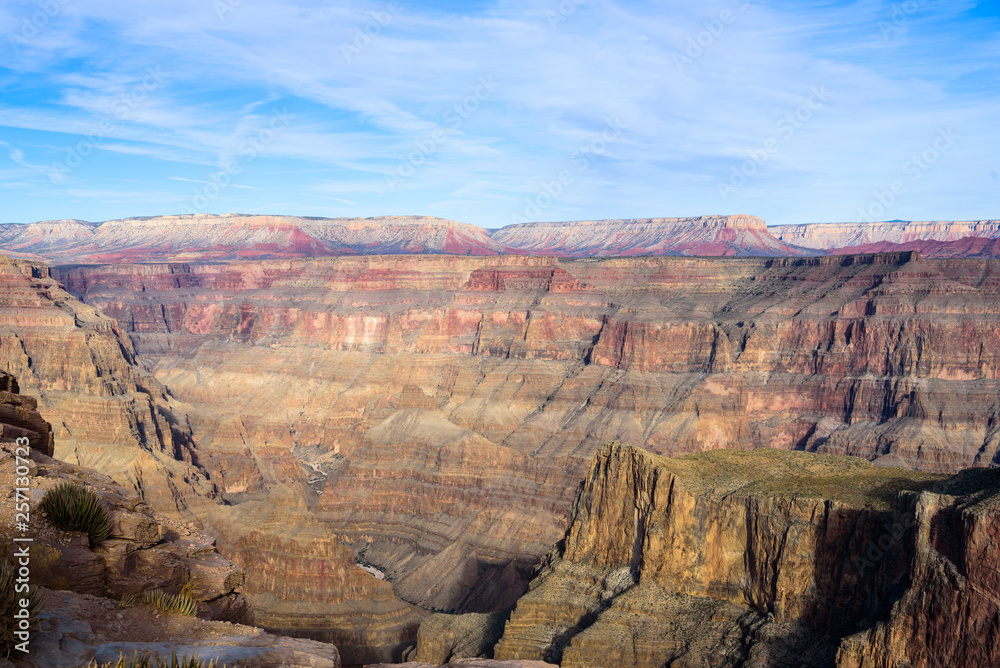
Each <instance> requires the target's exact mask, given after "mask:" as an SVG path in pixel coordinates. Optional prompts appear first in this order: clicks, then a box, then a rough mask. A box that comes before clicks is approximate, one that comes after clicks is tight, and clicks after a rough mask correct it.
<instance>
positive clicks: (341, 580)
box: [0, 258, 421, 663]
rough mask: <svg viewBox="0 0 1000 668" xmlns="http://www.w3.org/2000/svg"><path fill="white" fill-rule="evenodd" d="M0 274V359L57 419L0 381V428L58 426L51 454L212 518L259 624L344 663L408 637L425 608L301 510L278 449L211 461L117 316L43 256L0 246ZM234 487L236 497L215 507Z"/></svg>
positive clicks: (303, 484)
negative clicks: (74, 287) (335, 649)
mask: <svg viewBox="0 0 1000 668" xmlns="http://www.w3.org/2000/svg"><path fill="white" fill-rule="evenodd" d="M0 284H2V286H3V290H2V291H0V371H3V372H7V373H10V374H13V375H15V376H17V377H18V383H17V384H18V385H19V388H18V389H20V390H21V391H23V392H25V393H30V394H33V395H35V396H36V397H38V399H37V411H38V416H39V417H40V418H41V422H43V423H44V422H48V423H51V424H52V425H53V428H52V430H51V435H49V433H48V432H45V431H44V428H45V427H46V426H47V425H43V424H36V422H38V420H37V419H36V418H33V417H32V416H31V415H30V409H31V404H32V403H33V402H34V400H33V399H31V398H28V397H21V396H19V395H16V394H15V395H10V394H8V393H5V392H0V420H3V421H4V422H5V423H6V426H4V431H3V433H4V436H5V437H7V436H10V435H15V436H16V435H20V433H21V430H23V431H26V432H30V433H28V435H29V438H33V439H34V441H33V444H34V443H35V442H37V444H38V445H37V447H39V449H41V450H43V451H46V448H48V447H50V446H48V445H47V444H48V443H50V442H51V441H50V439H53V437H54V444H55V446H54V455H55V456H56V457H57V458H60V459H63V460H66V461H68V462H70V463H72V464H76V465H80V466H87V467H91V468H94V469H96V470H98V471H100V472H101V473H103V474H106V475H108V476H111V478H113V479H114V480H115V481H116V482H117V483H118V484H119V485H122V486H124V487H128V488H131V489H134V490H136V491H137V492H138V493H139V494H140V496H141V498H142V499H143V500H144V501H145V502H147V503H149V505H150V506H152V507H153V508H154V509H156V510H157V511H158V512H161V513H164V514H167V515H169V516H171V517H178V518H183V519H186V520H189V521H194V522H196V523H198V524H199V525H201V526H202V527H204V528H206V529H208V530H209V531H210V533H212V534H213V535H214V536H216V537H218V544H219V549H220V551H221V552H222V553H223V554H224V555H225V556H226V557H229V558H231V559H233V560H234V561H236V562H237V563H238V564H239V565H240V566H241V567H242V568H243V569H244V570H245V571H246V572H247V573H248V582H249V583H250V584H248V586H247V588H246V594H247V595H248V596H249V597H250V599H251V600H252V601H253V603H254V606H255V608H256V609H257V613H258V614H257V621H258V623H260V624H262V625H264V626H265V627H268V628H273V629H275V630H281V631H284V632H287V633H298V634H301V635H309V636H312V637H315V638H318V639H325V640H329V641H336V642H340V643H342V646H343V655H344V657H345V661H346V662H347V663H360V662H362V661H368V660H388V659H391V658H393V657H394V656H395V655H398V654H399V652H400V651H401V650H400V649H399V648H400V647H401V646H402V645H405V644H406V643H408V642H409V641H411V640H412V639H414V638H415V635H416V627H417V624H418V622H419V619H420V617H421V613H420V612H419V611H418V610H415V609H414V608H413V607H412V606H410V605H408V604H406V603H404V602H403V601H400V600H399V599H397V598H396V597H395V596H394V595H393V593H392V589H391V587H390V585H389V584H388V583H386V582H382V581H379V580H376V579H375V578H373V577H372V576H371V575H369V574H367V573H365V572H364V571H362V570H361V569H360V568H359V567H357V566H355V565H354V557H353V555H352V554H351V552H350V551H349V550H348V549H346V548H344V547H343V546H340V545H339V544H338V543H337V540H336V538H335V537H334V536H333V535H332V534H331V533H330V532H329V530H328V529H326V528H325V527H323V526H322V525H320V524H319V523H318V522H317V521H316V520H315V519H314V518H313V517H312V516H311V514H310V513H309V511H308V508H307V507H306V500H305V497H306V493H305V490H307V489H308V484H307V477H306V474H305V472H304V471H303V470H302V467H301V466H300V465H299V464H298V463H297V462H296V461H294V459H293V458H291V457H289V456H288V453H287V451H283V450H281V449H278V448H271V449H268V448H266V447H264V448H261V449H259V450H257V451H256V452H255V457H256V459H255V458H253V457H251V458H249V459H246V458H243V457H242V455H244V454H245V453H246V452H247V448H246V446H245V445H244V446H243V449H236V446H235V445H234V446H232V447H233V448H234V450H236V453H237V454H236V456H233V457H232V458H231V459H228V460H227V461H228V463H229V464H230V465H231V468H230V469H228V470H223V469H221V468H219V467H218V462H219V461H220V458H219V456H218V455H216V454H215V453H214V452H213V451H212V450H211V448H210V446H211V445H212V441H211V439H207V438H206V439H205V441H206V443H205V446H204V447H203V446H202V444H201V443H198V442H197V440H196V437H195V436H194V434H193V432H192V428H191V426H190V425H191V424H192V422H194V423H195V424H199V423H197V415H194V414H193V412H192V407H190V406H188V405H186V404H184V403H183V402H182V401H178V400H177V399H176V398H174V397H173V396H171V395H170V393H168V391H167V390H166V388H165V387H164V386H163V385H162V384H161V383H160V382H159V381H158V380H157V379H156V378H155V377H154V376H153V374H151V373H150V372H149V371H147V370H146V369H145V368H143V367H142V366H141V365H140V362H139V361H138V359H137V356H136V352H135V349H134V347H133V346H132V343H131V341H130V340H129V339H128V338H127V337H126V336H124V335H122V330H121V328H120V325H119V323H118V322H117V321H115V320H113V319H111V318H109V317H107V316H105V315H103V314H101V313H99V312H98V311H97V310H96V309H94V308H93V307H91V306H87V305H85V304H82V303H80V302H79V301H77V300H76V299H75V298H74V297H72V296H71V295H70V294H68V293H67V292H66V291H64V290H63V289H62V288H61V287H60V285H59V284H58V283H57V282H56V281H55V280H54V279H52V278H51V277H50V275H49V269H48V268H47V267H45V266H44V265H39V264H32V263H30V262H24V261H10V260H7V259H6V258H0ZM14 387H15V385H14V383H13V381H7V380H0V388H4V389H7V392H12V391H13V388H14ZM233 429H234V431H233V432H229V434H231V435H232V438H233V439H238V438H239V433H240V432H239V429H240V427H239V426H238V425H237V426H234V427H233ZM32 434H34V435H35V436H34V437H33V436H32ZM229 434H226V435H229ZM237 442H238V441H237ZM265 445H266V444H265ZM47 451H48V452H50V453H52V452H53V451H52V450H47ZM262 470H263V471H266V474H264V473H262V472H261V471H262ZM223 474H225V475H223ZM245 480H249V481H254V484H252V485H249V484H244V481H245ZM235 490H238V492H239V493H240V494H241V496H239V499H238V500H239V501H245V502H246V503H245V504H242V503H241V504H240V505H235V506H224V505H220V502H222V501H223V496H224V495H227V494H234V493H236V491H235ZM230 500H232V497H230ZM279 596H284V597H286V599H285V600H279V599H278V598H277V597H279Z"/></svg>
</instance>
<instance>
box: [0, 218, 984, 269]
mask: <svg viewBox="0 0 1000 668" xmlns="http://www.w3.org/2000/svg"><path fill="white" fill-rule="evenodd" d="M998 237H1000V221H996V220H981V221H938V222H910V221H888V222H878V223H809V224H803V225H776V226H772V227H768V226H767V225H766V224H765V223H764V221H763V220H761V219H760V218H758V217H756V216H747V215H735V216H699V217H692V218H643V219H627V220H626V219H623V220H582V221H568V222H559V223H543V222H538V223H523V224H517V225H508V226H507V227H503V228H500V229H496V230H486V229H484V228H481V227H478V226H476V225H470V224H466V223H460V222H456V221H453V220H444V219H441V218H432V217H427V216H383V217H376V218H301V217H296V216H258V215H245V214H225V215H218V216H217V215H186V216H155V217H148V218H126V219H122V220H109V221H106V222H103V223H90V222H86V221H82V220H58V221H42V222H38V223H31V224H29V225H15V224H6V225H0V250H2V251H3V252H5V253H7V254H9V255H11V256H14V257H19V258H24V259H31V260H41V261H45V262H49V263H52V264H69V263H88V264H100V263H111V262H217V261H233V260H251V259H277V258H311V257H325V256H342V255H386V254H428V253H443V254H452V255H477V256H481V255H498V254H515V255H556V256H560V257H622V256H633V255H692V256H694V255H702V256H739V257H753V256H764V257H776V256H802V255H822V254H825V253H828V252H833V253H840V254H844V253H869V252H894V251H905V250H919V251H921V252H922V253H923V254H924V255H926V256H931V257H975V256H981V257H994V256H995V255H996V254H997V253H998V249H997V248H995V247H994V245H991V244H987V243H982V242H981V243H976V242H975V241H974V240H976V239H984V240H990V239H995V238H998Z"/></svg>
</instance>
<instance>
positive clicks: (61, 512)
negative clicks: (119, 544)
mask: <svg viewBox="0 0 1000 668" xmlns="http://www.w3.org/2000/svg"><path fill="white" fill-rule="evenodd" d="M41 509H42V511H43V512H44V513H45V516H46V517H47V518H48V520H49V522H50V523H51V524H52V525H53V526H54V527H56V528H58V529H62V530H63V531H84V532H86V533H87V535H88V536H90V546H91V547H97V546H98V545H100V544H101V542H103V541H104V539H105V538H107V537H108V535H109V534H110V533H111V515H109V514H108V511H107V509H106V508H105V507H104V504H103V503H101V500H100V499H99V498H97V494H95V493H94V491H93V490H92V489H90V488H89V487H84V486H83V485H78V484H75V483H69V482H66V483H63V484H61V485H59V486H57V487H54V488H52V489H50V490H49V491H47V492H46V493H45V496H43V497H42V501H41Z"/></svg>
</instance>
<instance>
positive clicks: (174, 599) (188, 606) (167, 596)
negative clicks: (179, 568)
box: [123, 589, 198, 617]
mask: <svg viewBox="0 0 1000 668" xmlns="http://www.w3.org/2000/svg"><path fill="white" fill-rule="evenodd" d="M142 602H143V603H145V604H147V605H151V606H153V607H154V608H156V609H157V610H159V611H160V612H162V613H164V614H170V613H174V612H179V613H181V614H182V615H187V616H188V617H194V615H195V614H196V613H197V612H198V604H197V603H195V602H194V599H192V598H191V597H190V596H189V595H188V594H187V593H185V592H183V591H182V592H181V593H180V594H171V593H169V592H166V591H163V590H162V589H152V590H150V591H147V592H146V593H145V594H143V595H142ZM123 604H124V598H123Z"/></svg>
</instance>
